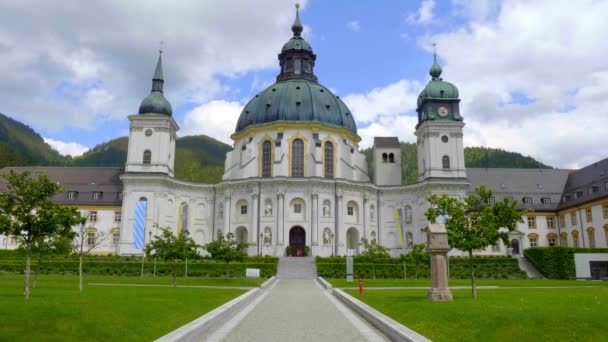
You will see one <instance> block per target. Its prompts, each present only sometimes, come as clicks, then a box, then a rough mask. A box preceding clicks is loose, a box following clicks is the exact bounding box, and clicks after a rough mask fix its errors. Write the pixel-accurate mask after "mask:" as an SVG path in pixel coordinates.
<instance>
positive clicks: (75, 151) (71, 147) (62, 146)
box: [43, 138, 89, 157]
mask: <svg viewBox="0 0 608 342" xmlns="http://www.w3.org/2000/svg"><path fill="white" fill-rule="evenodd" d="M43 139H44V142H45V143H47V144H49V146H51V147H52V148H53V149H54V150H56V151H57V152H59V154H61V155H63V156H72V157H77V156H81V155H82V154H83V153H85V152H86V151H88V150H89V148H88V147H86V146H83V145H80V144H79V143H76V142H64V141H59V140H55V139H51V138H43Z"/></svg>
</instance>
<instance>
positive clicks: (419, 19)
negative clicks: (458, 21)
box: [407, 0, 435, 25]
mask: <svg viewBox="0 0 608 342" xmlns="http://www.w3.org/2000/svg"><path fill="white" fill-rule="evenodd" d="M434 8H435V0H422V2H421V3H420V8H418V11H416V12H413V13H410V14H409V15H408V16H407V22H408V23H410V24H420V25H424V24H429V23H430V22H431V20H433V9H434Z"/></svg>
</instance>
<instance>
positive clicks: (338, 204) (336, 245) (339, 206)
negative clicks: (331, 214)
mask: <svg viewBox="0 0 608 342" xmlns="http://www.w3.org/2000/svg"><path fill="white" fill-rule="evenodd" d="M343 199H344V195H343V194H342V193H339V194H338V196H337V201H336V220H335V222H336V231H335V232H334V255H339V254H338V252H339V250H340V248H339V245H340V242H341V240H340V224H341V223H342V200H343Z"/></svg>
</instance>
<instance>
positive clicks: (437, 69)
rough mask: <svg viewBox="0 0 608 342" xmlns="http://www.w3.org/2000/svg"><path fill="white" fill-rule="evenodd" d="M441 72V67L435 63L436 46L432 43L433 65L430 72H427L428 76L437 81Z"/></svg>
mask: <svg viewBox="0 0 608 342" xmlns="http://www.w3.org/2000/svg"><path fill="white" fill-rule="evenodd" d="M441 72H442V69H441V66H440V65H439V63H437V44H436V43H433V65H432V66H431V70H429V74H430V75H431V77H432V78H433V80H438V79H439V76H441Z"/></svg>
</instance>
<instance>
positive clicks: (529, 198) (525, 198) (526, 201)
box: [521, 197, 532, 204]
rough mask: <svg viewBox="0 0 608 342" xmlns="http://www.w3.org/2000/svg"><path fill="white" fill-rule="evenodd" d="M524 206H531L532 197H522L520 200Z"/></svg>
mask: <svg viewBox="0 0 608 342" xmlns="http://www.w3.org/2000/svg"><path fill="white" fill-rule="evenodd" d="M521 201H522V202H523V203H524V204H532V197H524V198H522V199H521Z"/></svg>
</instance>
